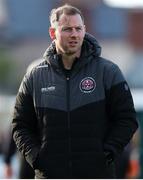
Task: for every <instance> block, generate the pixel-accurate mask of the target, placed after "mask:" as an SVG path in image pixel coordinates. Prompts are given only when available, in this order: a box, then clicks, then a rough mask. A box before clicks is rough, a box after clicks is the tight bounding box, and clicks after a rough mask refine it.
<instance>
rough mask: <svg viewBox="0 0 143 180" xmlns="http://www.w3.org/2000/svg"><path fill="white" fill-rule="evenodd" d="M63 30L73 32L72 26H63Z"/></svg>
mask: <svg viewBox="0 0 143 180" xmlns="http://www.w3.org/2000/svg"><path fill="white" fill-rule="evenodd" d="M62 31H64V32H71V31H72V28H71V27H63V28H62Z"/></svg>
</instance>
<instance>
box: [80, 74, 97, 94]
mask: <svg viewBox="0 0 143 180" xmlns="http://www.w3.org/2000/svg"><path fill="white" fill-rule="evenodd" d="M95 87H96V82H95V80H94V79H93V78H92V77H85V78H84V79H82V80H81V82H80V84H79V88H80V90H81V91H82V92H84V93H91V92H92V91H94V89H95Z"/></svg>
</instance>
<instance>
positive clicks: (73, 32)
mask: <svg viewBox="0 0 143 180" xmlns="http://www.w3.org/2000/svg"><path fill="white" fill-rule="evenodd" d="M71 36H72V37H77V36H78V32H77V30H76V29H75V28H73V29H72V32H71Z"/></svg>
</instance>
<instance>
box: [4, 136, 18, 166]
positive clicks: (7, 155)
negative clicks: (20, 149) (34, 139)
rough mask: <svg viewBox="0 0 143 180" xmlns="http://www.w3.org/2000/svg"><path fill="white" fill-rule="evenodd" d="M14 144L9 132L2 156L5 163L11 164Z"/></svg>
mask: <svg viewBox="0 0 143 180" xmlns="http://www.w3.org/2000/svg"><path fill="white" fill-rule="evenodd" d="M16 150H17V149H16V145H15V142H14V140H13V138H12V135H11V133H10V137H9V139H8V146H7V149H6V152H5V156H4V162H5V164H11V160H12V157H13V156H14V154H15V153H16Z"/></svg>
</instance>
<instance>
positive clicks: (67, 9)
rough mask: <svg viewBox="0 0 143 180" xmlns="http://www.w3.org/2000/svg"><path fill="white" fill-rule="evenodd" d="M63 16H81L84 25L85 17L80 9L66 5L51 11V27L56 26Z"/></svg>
mask: <svg viewBox="0 0 143 180" xmlns="http://www.w3.org/2000/svg"><path fill="white" fill-rule="evenodd" d="M62 14H66V15H76V14H79V15H80V16H81V19H82V21H83V23H84V17H83V14H82V12H81V11H80V10H79V9H78V8H76V7H74V6H71V5H69V4H65V5H63V6H60V7H58V8H56V9H52V10H51V13H50V23H51V26H54V24H55V23H56V22H58V21H59V19H60V16H61V15H62Z"/></svg>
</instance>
